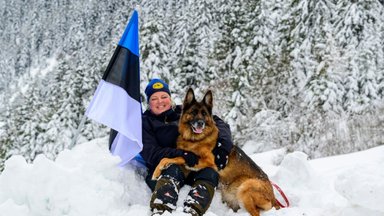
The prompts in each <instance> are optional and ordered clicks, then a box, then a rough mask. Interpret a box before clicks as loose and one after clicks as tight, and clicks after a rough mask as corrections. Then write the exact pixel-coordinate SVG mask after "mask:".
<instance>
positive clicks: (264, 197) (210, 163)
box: [152, 89, 279, 216]
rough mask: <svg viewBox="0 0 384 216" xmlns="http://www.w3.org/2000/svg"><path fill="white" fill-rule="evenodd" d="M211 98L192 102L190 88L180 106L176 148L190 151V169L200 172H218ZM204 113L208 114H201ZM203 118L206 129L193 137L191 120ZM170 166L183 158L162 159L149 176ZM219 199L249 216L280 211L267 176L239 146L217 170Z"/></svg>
mask: <svg viewBox="0 0 384 216" xmlns="http://www.w3.org/2000/svg"><path fill="white" fill-rule="evenodd" d="M212 106H213V97H212V92H211V91H208V92H207V93H206V94H205V96H204V99H203V100H202V101H201V102H197V101H196V100H195V95H194V93H193V90H192V89H189V90H188V92H187V95H186V96H185V99H184V103H183V113H182V115H181V117H180V122H179V133H180V135H179V137H178V139H177V148H180V149H183V150H186V151H191V152H193V153H195V154H196V155H197V156H199V157H200V158H199V163H198V164H197V165H196V166H194V167H187V169H189V170H200V169H203V168H206V167H212V168H214V169H215V170H217V167H216V165H215V158H214V155H213V154H212V150H213V148H214V147H215V146H216V143H217V138H218V129H217V127H216V125H215V122H214V120H213V118H212ZM203 113H205V114H208V115H203ZM196 117H197V118H204V120H205V122H206V127H205V128H204V131H203V133H201V134H195V133H194V132H193V131H192V129H191V126H190V124H189V122H190V121H191V120H192V119H193V118H196ZM171 164H178V165H184V166H186V164H185V160H184V158H183V157H176V158H164V159H162V160H161V161H160V163H159V165H158V166H157V167H156V169H155V172H154V174H153V176H152V178H153V179H157V178H158V177H159V176H160V174H161V170H163V169H165V168H166V167H168V166H169V165H171ZM219 175H220V186H219V187H220V189H221V193H222V198H223V201H224V202H225V203H227V205H228V206H229V207H230V208H232V209H233V210H234V211H237V210H238V209H239V208H240V206H243V207H244V208H245V209H246V210H247V211H248V212H249V213H250V214H251V215H252V216H259V215H260V210H265V211H266V210H270V209H271V208H272V207H275V208H276V209H279V206H278V205H277V203H276V200H275V196H274V193H273V188H272V185H271V183H270V181H269V179H268V176H267V175H266V174H265V173H264V172H263V170H262V169H261V168H260V167H259V166H257V165H256V163H255V162H254V161H253V160H252V159H251V158H249V157H248V156H247V155H246V154H245V153H244V152H243V151H242V150H241V149H240V148H239V147H237V146H234V147H233V149H232V151H231V152H230V154H229V159H228V164H227V166H226V167H225V168H224V169H223V170H220V171H219Z"/></svg>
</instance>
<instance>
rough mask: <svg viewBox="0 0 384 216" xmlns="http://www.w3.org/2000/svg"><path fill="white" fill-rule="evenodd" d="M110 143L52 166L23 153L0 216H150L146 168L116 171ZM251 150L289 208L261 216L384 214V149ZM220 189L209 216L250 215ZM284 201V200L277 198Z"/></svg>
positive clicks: (4, 183)
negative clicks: (312, 154)
mask: <svg viewBox="0 0 384 216" xmlns="http://www.w3.org/2000/svg"><path fill="white" fill-rule="evenodd" d="M107 140H108V139H107V138H102V139H96V140H93V141H91V142H87V143H83V144H80V145H77V146H75V147H74V148H73V149H71V150H64V151H63V152H61V153H60V154H59V155H58V157H57V158H56V160H55V161H52V160H49V159H47V158H46V157H45V156H44V155H39V156H38V157H37V158H36V159H35V160H34V161H33V163H27V162H26V161H25V159H24V158H23V157H21V156H12V157H11V158H9V159H8V160H7V161H6V164H5V169H4V171H3V172H2V173H1V175H0V216H9V215H12V216H44V215H47V216H48V215H49V216H61V215H63V216H64V215H67V216H71V215H73V216H79V215H82V216H88V215H89V216H91V215H92V216H93V215H100V216H101V215H110V216H120V215H121V216H123V215H124V216H127V215H131V216H137V215H150V210H149V207H148V206H149V199H150V194H151V193H150V190H149V188H148V187H147V186H146V184H145V182H144V178H143V172H144V170H142V169H138V168H136V167H134V166H132V165H128V166H126V167H123V168H122V167H118V166H117V165H118V163H119V158H117V157H114V156H112V155H110V154H109V152H108V149H107ZM251 150H252V149H251V148H248V151H247V153H248V154H249V155H250V156H251V158H252V159H253V160H255V161H256V162H257V163H258V164H259V165H260V166H261V167H262V168H263V169H264V171H265V172H266V173H267V174H268V175H269V177H270V179H271V180H272V181H273V182H275V183H276V184H277V185H279V186H280V187H281V188H282V190H283V191H284V192H285V194H286V195H287V197H288V199H289V201H290V203H291V207H289V208H284V209H280V210H275V209H272V210H270V211H267V212H263V213H262V214H261V215H262V216H272V215H273V216H283V215H284V216H298V215H302V216H304V215H309V216H323V215H327V216H343V215H348V216H360V215H362V216H363V215H364V216H366V215H369V216H383V215H384V206H383V205H382V201H383V200H384V193H383V192H384V181H383V180H384V169H383V168H382V164H383V163H384V146H379V147H376V148H372V149H369V150H366V151H362V152H357V153H352V154H346V155H340V156H333V157H328V158H321V159H315V160H308V158H307V155H306V154H304V153H302V152H292V153H287V152H286V150H284V149H276V150H273V151H270V152H265V153H259V154H255V153H252V151H251ZM277 162H278V163H277ZM189 189H190V187H188V186H185V187H183V188H182V189H181V191H180V197H179V201H178V203H177V206H178V207H177V209H176V211H175V212H174V213H172V214H165V216H166V215H173V216H186V214H185V213H182V203H183V201H184V199H185V198H186V197H187V194H188V190H189ZM220 197H221V194H220V192H219V191H217V192H216V194H215V197H214V200H213V202H212V205H211V207H210V208H209V210H208V212H207V213H206V214H205V215H207V216H247V215H249V214H248V213H247V212H245V211H244V210H240V211H239V212H237V213H234V212H233V211H232V210H230V209H229V208H228V207H226V206H225V205H224V204H222V203H221V200H220ZM279 200H280V201H281V202H282V203H284V201H283V200H282V199H281V197H279Z"/></svg>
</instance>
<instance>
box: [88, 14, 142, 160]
mask: <svg viewBox="0 0 384 216" xmlns="http://www.w3.org/2000/svg"><path fill="white" fill-rule="evenodd" d="M138 23H139V21H138V14H137V11H134V12H133V15H132V17H131V19H130V21H129V23H128V25H127V28H126V29H125V31H124V34H123V36H122V37H121V39H120V42H119V44H118V46H117V48H116V50H115V52H114V54H113V56H112V59H111V61H110V62H109V65H108V67H107V70H106V71H105V73H104V75H103V78H102V80H101V81H100V83H99V85H98V87H97V89H96V92H95V94H94V96H93V99H92V101H91V103H90V105H89V107H88V109H87V111H86V113H85V114H86V115H87V116H88V117H89V118H91V119H93V120H95V121H97V122H99V123H102V124H104V125H106V126H108V127H110V128H112V129H114V130H116V131H118V134H117V136H116V137H115V139H114V141H113V143H112V146H111V152H112V154H113V155H118V156H120V158H121V163H120V165H124V164H126V163H128V162H129V161H130V160H131V159H132V158H134V157H135V156H136V155H137V154H138V153H139V152H140V151H141V150H142V148H143V144H142V134H141V114H142V112H141V101H140V76H139V73H140V71H139V24H138Z"/></svg>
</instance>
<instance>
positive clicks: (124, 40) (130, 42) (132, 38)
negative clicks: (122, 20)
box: [119, 11, 139, 56]
mask: <svg viewBox="0 0 384 216" xmlns="http://www.w3.org/2000/svg"><path fill="white" fill-rule="evenodd" d="M119 45H120V46H122V47H125V48H127V49H129V50H130V51H131V52H132V53H133V54H135V55H136V56H139V16H138V14H137V11H134V12H133V14H132V17H131V19H130V21H129V23H128V25H127V28H126V29H125V31H124V34H123V36H122V37H121V38H120V41H119Z"/></svg>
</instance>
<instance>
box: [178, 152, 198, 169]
mask: <svg viewBox="0 0 384 216" xmlns="http://www.w3.org/2000/svg"><path fill="white" fill-rule="evenodd" d="M182 157H183V158H184V160H185V163H186V164H187V166H189V167H193V166H195V165H196V164H197V163H198V162H199V157H198V156H197V155H195V153H193V152H189V151H184V153H183V155H182Z"/></svg>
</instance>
